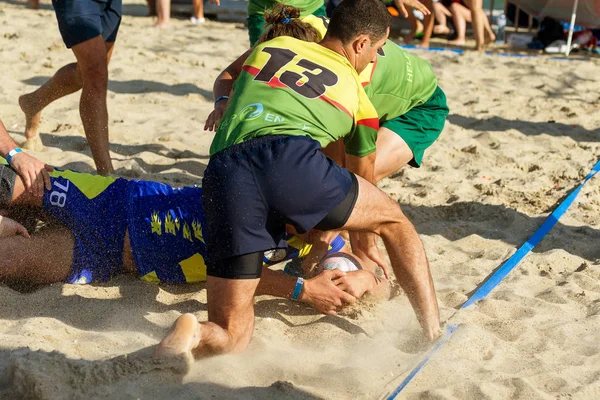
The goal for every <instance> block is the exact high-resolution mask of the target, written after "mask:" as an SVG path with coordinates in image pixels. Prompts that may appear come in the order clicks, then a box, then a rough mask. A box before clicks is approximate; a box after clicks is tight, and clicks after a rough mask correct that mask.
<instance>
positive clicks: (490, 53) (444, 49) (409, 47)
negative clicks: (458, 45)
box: [398, 44, 590, 61]
mask: <svg viewBox="0 0 600 400" xmlns="http://www.w3.org/2000/svg"><path fill="white" fill-rule="evenodd" d="M398 46H400V47H402V48H403V49H406V50H423V51H433V52H449V53H455V54H463V53H465V52H466V50H463V49H452V48H448V47H420V46H415V45H414V44H398ZM485 54H486V55H488V56H499V57H514V58H545V59H547V60H558V61H588V60H590V58H589V57H586V58H569V57H566V56H564V57H556V56H549V55H537V54H517V53H497V52H493V51H486V52H485Z"/></svg>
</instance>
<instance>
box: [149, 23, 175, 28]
mask: <svg viewBox="0 0 600 400" xmlns="http://www.w3.org/2000/svg"><path fill="white" fill-rule="evenodd" d="M152 27H153V28H159V29H170V28H171V27H170V25H169V23H168V22H157V23H155V24H154V25H152Z"/></svg>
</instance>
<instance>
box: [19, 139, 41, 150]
mask: <svg viewBox="0 0 600 400" xmlns="http://www.w3.org/2000/svg"><path fill="white" fill-rule="evenodd" d="M21 147H22V148H24V149H26V150H33V151H42V150H44V144H43V143H42V139H41V138H40V137H39V136H34V137H32V138H28V139H27V140H25V143H23V146H21Z"/></svg>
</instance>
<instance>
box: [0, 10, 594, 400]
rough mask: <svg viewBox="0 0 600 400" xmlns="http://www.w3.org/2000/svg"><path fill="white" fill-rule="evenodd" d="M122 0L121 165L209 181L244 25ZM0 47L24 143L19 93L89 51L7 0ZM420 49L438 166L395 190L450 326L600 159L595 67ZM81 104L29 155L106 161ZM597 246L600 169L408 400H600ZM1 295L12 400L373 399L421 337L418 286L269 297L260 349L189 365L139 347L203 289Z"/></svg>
mask: <svg viewBox="0 0 600 400" xmlns="http://www.w3.org/2000/svg"><path fill="white" fill-rule="evenodd" d="M127 3H128V4H127V5H126V7H125V11H126V13H127V14H128V15H127V16H126V17H125V18H124V20H123V24H122V28H121V31H120V33H119V39H118V42H117V46H116V51H115V54H114V57H113V61H112V64H111V66H110V79H111V82H110V84H109V102H108V104H109V113H110V118H109V121H110V134H111V142H112V156H113V159H114V161H115V166H116V167H117V168H118V169H119V170H118V172H119V173H120V174H122V175H125V176H129V177H141V178H152V179H158V180H161V181H165V182H169V183H172V184H191V183H197V182H198V181H199V180H200V178H201V176H202V173H203V170H204V168H205V165H206V163H207V149H208V145H209V144H210V141H211V138H212V134H210V133H208V132H203V131H202V127H203V123H204V120H205V118H206V116H207V115H208V113H209V112H210V110H211V108H212V104H211V94H210V93H211V89H212V82H213V79H214V78H215V76H216V75H217V74H218V72H219V70H220V69H222V68H224V67H225V66H226V65H227V64H228V63H229V62H230V61H232V59H233V58H234V56H236V55H238V54H240V53H241V52H243V51H244V50H245V48H246V44H247V34H246V30H245V28H244V27H243V26H242V25H239V24H238V25H235V24H222V23H216V22H209V23H207V24H206V25H203V26H190V25H188V24H187V23H186V22H185V21H183V20H174V21H173V29H170V30H156V29H152V28H151V20H150V18H147V17H143V15H144V13H145V10H144V6H143V4H142V2H141V0H135V1H134V2H127ZM132 14H136V15H137V16H135V15H132ZM0 55H1V57H2V80H1V85H0V118H2V120H3V121H4V123H5V124H6V126H7V127H8V128H9V130H10V131H11V133H12V134H13V136H14V137H15V139H16V140H18V141H23V140H24V138H23V136H22V135H20V133H21V132H22V131H23V127H24V126H23V125H24V120H23V116H22V115H21V112H20V110H19V107H18V105H17V97H18V96H19V95H20V94H22V93H26V92H28V91H31V90H33V89H35V88H36V87H37V86H38V85H40V84H41V83H42V82H43V81H45V80H46V79H47V78H48V77H49V76H50V75H51V74H53V73H54V72H55V70H56V69H57V68H58V67H60V66H62V65H63V64H65V63H67V62H72V61H73V60H74V58H73V55H72V53H71V52H70V51H68V50H66V49H65V48H64V47H63V45H62V41H61V39H60V36H59V33H58V29H57V26H56V21H55V18H54V15H53V12H52V11H51V8H50V6H49V4H48V3H43V9H42V10H40V11H31V10H27V9H25V8H24V7H22V5H21V3H18V2H16V1H15V2H12V1H11V2H9V3H6V2H4V3H1V4H0ZM419 55H420V56H422V57H424V58H426V59H427V60H429V61H430V62H431V63H432V65H433V67H434V69H435V70H436V73H437V74H438V76H439V79H440V86H441V87H442V88H443V89H444V90H445V92H446V94H447V96H448V100H449V105H450V108H451V115H450V117H449V119H448V123H447V127H446V129H445V131H444V133H443V134H442V137H441V138H440V140H439V141H438V142H437V143H436V144H434V145H433V146H432V148H431V149H430V150H429V151H428V152H427V153H426V157H425V163H424V166H423V167H422V168H421V169H411V168H405V169H404V170H402V171H400V172H399V173H398V174H396V175H395V176H394V177H392V178H391V179H387V180H385V181H383V182H382V184H381V187H382V188H383V189H384V190H386V191H387V192H388V193H390V195H391V196H392V197H394V198H395V199H398V201H399V202H400V203H401V204H402V206H403V208H404V210H405V212H406V213H407V215H409V217H410V218H411V219H412V220H413V221H414V223H415V225H416V228H417V230H418V231H419V233H420V234H421V237H422V239H423V241H424V243H425V246H426V249H427V253H428V256H429V259H430V263H431V268H432V271H433V276H434V280H435V284H436V287H437V291H438V298H439V302H440V307H441V312H442V317H443V319H444V320H446V319H447V318H449V317H450V316H452V315H453V314H454V313H455V308H456V307H457V306H459V305H460V304H461V303H462V302H463V301H464V300H465V299H466V298H467V294H468V293H470V292H471V291H472V290H473V289H474V288H475V287H476V286H477V285H478V284H479V283H480V282H481V281H482V280H483V279H484V278H485V277H486V276H487V275H488V274H490V272H492V271H493V270H494V269H495V268H497V267H498V266H499V265H500V264H501V263H502V261H503V260H505V259H506V258H507V257H508V256H509V255H510V254H512V252H513V251H514V249H515V247H517V246H519V245H521V244H522V243H523V242H524V241H525V240H526V239H527V238H528V237H529V236H530V235H531V234H532V233H533V232H534V231H535V229H536V228H537V227H538V226H539V225H540V224H541V223H542V221H543V219H544V217H545V216H546V215H547V213H548V212H549V211H550V210H551V209H552V208H553V207H554V206H555V205H556V204H557V202H558V201H559V200H560V199H562V198H563V197H564V196H565V195H566V194H567V193H568V192H569V191H570V189H571V188H573V187H574V185H576V184H578V182H579V181H580V180H581V179H582V178H583V177H584V176H585V174H586V173H587V171H588V170H589V169H590V168H591V166H592V165H593V164H594V163H595V161H596V157H597V155H598V154H600V151H599V150H600V146H599V141H600V112H599V111H600V62H599V60H598V59H596V60H593V61H586V62H580V61H574V62H564V61H563V62H561V61H553V60H550V59H548V58H523V59H520V58H508V57H497V56H483V55H478V54H466V55H463V56H459V55H456V54H451V53H430V52H420V53H419ZM77 108H78V95H72V96H69V97H67V98H64V99H61V100H59V101H57V102H55V103H54V104H52V105H51V106H50V107H48V108H47V110H46V111H45V112H44V114H43V120H42V124H41V132H42V140H43V142H44V144H45V145H46V146H45V148H44V150H43V151H41V152H36V153H33V154H35V155H36V156H37V157H39V158H40V159H42V160H44V161H46V162H48V163H49V164H53V165H56V166H61V167H66V168H74V169H78V170H82V171H91V170H92V160H91V158H90V152H89V149H88V148H87V146H86V142H85V138H84V136H83V130H82V127H81V122H80V120H79V115H78V111H77ZM549 121H553V122H549ZM596 179H597V178H596ZM599 241H600V182H599V181H598V180H596V181H592V182H590V184H589V185H588V186H587V187H586V188H585V189H584V190H583V191H582V193H581V194H580V196H579V198H578V199H577V201H576V203H575V204H574V206H573V207H572V208H571V210H570V211H569V212H568V213H567V215H565V217H563V219H561V221H560V222H559V223H558V225H557V227H556V228H555V229H554V230H553V231H552V232H551V233H550V234H549V235H548V237H547V238H546V239H545V240H544V241H543V242H542V244H541V245H540V246H539V247H538V248H536V249H535V250H534V252H533V253H532V254H531V255H530V256H529V257H527V258H526V259H525V260H524V262H523V263H522V264H521V265H520V266H519V267H517V268H516V269H515V271H513V273H512V274H510V275H509V276H508V277H507V278H506V279H505V281H504V282H502V284H501V285H500V286H499V287H498V288H497V289H496V290H495V291H494V292H493V293H492V295H491V296H490V298H489V299H487V300H485V301H483V302H482V303H481V304H480V305H478V306H477V307H475V308H472V309H470V310H468V311H466V312H463V313H461V315H459V316H455V317H454V318H453V319H452V321H453V322H462V323H463V324H462V326H461V328H459V330H458V331H457V332H456V333H455V335H454V337H453V338H452V339H451V340H450V341H449V342H448V343H447V344H446V346H444V347H443V348H442V350H441V351H440V352H439V353H438V354H437V355H436V356H435V357H434V358H433V359H432V360H431V362H430V363H429V364H428V365H427V366H426V368H425V369H424V370H423V371H422V372H421V373H420V374H419V375H418V376H417V378H416V379H415V380H414V381H413V382H412V383H411V385H410V386H409V387H408V388H407V389H406V391H405V394H404V396H405V397H406V398H435V399H483V398H489V399H505V398H519V399H538V398H539V399H550V398H557V397H560V398H567V397H569V398H570V397H571V396H572V397H573V398H581V399H593V398H600V383H599V382H600V380H599V378H600V355H599V354H598V353H599V352H600V346H599V345H598V343H599V341H600V283H599V280H600V260H599V259H600V247H599V245H598V243H599ZM0 299H1V300H0V346H1V350H0V352H1V353H0V398H3V399H4V398H6V399H13V398H18V397H19V396H20V397H21V398H27V399H29V398H37V399H74V398H86V399H93V398H117V399H136V398H142V399H165V398H181V399H197V398H213V397H216V398H243V399H264V398H273V399H278V398H282V397H285V398H298V399H311V398H320V397H324V398H333V399H348V398H377V397H378V396H380V395H381V394H382V393H385V390H389V389H392V388H393V387H395V385H397V384H398V383H399V380H400V379H401V378H402V377H403V376H404V374H406V373H407V372H408V371H409V370H410V369H412V367H413V366H414V365H415V363H416V362H417V361H418V359H419V357H420V355H421V354H422V353H423V352H424V350H425V349H426V345H425V344H424V343H423V342H422V341H421V339H420V330H419V327H418V324H417V322H416V319H415V317H414V314H413V312H412V309H411V308H410V306H409V304H408V301H407V299H406V296H404V295H403V294H401V295H400V296H397V297H396V298H394V299H393V300H391V301H389V302H386V303H384V304H382V305H381V306H379V307H375V308H371V309H365V310H363V311H362V312H359V313H352V316H346V317H331V316H330V317H325V316H321V315H319V314H316V313H315V312H314V311H313V310H312V309H311V308H309V307H305V306H303V305H299V304H293V303H291V302H289V301H286V300H281V299H274V298H271V297H266V296H265V297H260V298H257V300H256V304H257V305H256V312H257V319H256V331H255V334H254V340H253V342H252V344H251V346H250V349H249V350H248V351H247V352H245V353H244V354H241V355H235V356H226V357H218V358H213V359H210V360H205V361H201V362H197V363H195V364H194V366H193V368H192V370H191V372H189V373H188V374H187V375H185V376H184V377H181V376H179V375H177V374H175V373H173V372H172V370H170V369H169V368H171V367H173V366H172V365H163V364H154V363H153V362H149V361H143V356H144V355H146V354H147V353H148V352H149V351H151V350H152V346H154V345H155V344H156V343H158V341H159V340H160V338H162V337H163V336H164V335H165V334H166V332H167V329H168V327H169V326H170V325H171V324H172V322H173V321H174V320H175V319H176V318H177V316H179V315H180V314H181V313H183V312H195V313H196V314H197V315H198V317H199V318H200V319H205V318H206V292H205V290H204V288H203V285H190V286H185V285H184V286H161V287H157V286H152V285H149V284H145V283H144V282H141V281H138V280H137V279H135V278H133V277H121V278H118V279H115V280H114V281H112V282H110V283H109V284H107V285H93V286H81V287H77V286H71V285H62V284H56V285H52V286H51V287H45V288H42V289H39V290H37V291H35V292H33V293H28V294H22V293H18V292H16V291H14V290H12V289H9V288H8V287H6V286H0ZM130 353H134V354H133V355H130V356H129V357H128V358H126V357H124V355H126V354H130ZM115 357H116V358H115ZM140 360H141V361H140Z"/></svg>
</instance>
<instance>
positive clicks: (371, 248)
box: [350, 232, 390, 279]
mask: <svg viewBox="0 0 600 400" xmlns="http://www.w3.org/2000/svg"><path fill="white" fill-rule="evenodd" d="M378 237H379V236H377V235H376V234H374V233H366V232H351V233H350V242H351V244H352V250H353V251H354V252H355V253H356V254H357V255H359V256H360V254H361V253H362V254H364V255H365V256H366V257H367V258H369V259H370V260H371V261H373V262H374V263H375V264H377V265H378V266H379V268H381V269H382V270H383V274H384V275H385V277H386V278H387V279H390V272H389V271H390V266H389V264H388V263H387V261H385V258H384V257H383V254H381V250H379V247H378V246H377V238H378Z"/></svg>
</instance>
